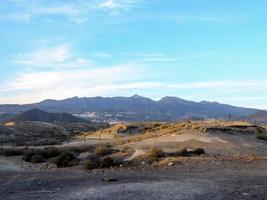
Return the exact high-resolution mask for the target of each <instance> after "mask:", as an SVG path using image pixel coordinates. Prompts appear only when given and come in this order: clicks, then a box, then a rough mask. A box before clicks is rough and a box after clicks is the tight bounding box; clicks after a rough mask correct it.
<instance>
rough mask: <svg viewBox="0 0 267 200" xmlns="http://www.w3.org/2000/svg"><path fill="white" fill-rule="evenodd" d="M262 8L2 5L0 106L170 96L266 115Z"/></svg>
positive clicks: (241, 0) (180, 0) (159, 0)
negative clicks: (261, 111) (87, 98)
mask: <svg viewBox="0 0 267 200" xmlns="http://www.w3.org/2000/svg"><path fill="white" fill-rule="evenodd" d="M266 7H267V1H266V0H255V1H251V0H223V1H214V0H201V1H200V0H167V1H166V0H54V1H50V0H2V1H1V4H0V13H1V14H0V30H1V31H0V45H1V48H0V72H1V73H0V103H30V102H37V101H41V100H43V99H47V98H51V99H64V98H67V97H72V96H80V97H82V96H131V95H133V94H139V95H143V96H147V97H150V98H153V99H160V98H161V97H162V96H177V97H181V98H185V99H189V100H194V101H201V100H208V101H219V102H222V103H229V104H234V105H239V106H247V107H256V108H264V109H267V92H266V91H267V78H266V74H267V66H266V64H267V60H266V46H267V37H266V35H267V26H266V21H267V13H266V11H265V8H266Z"/></svg>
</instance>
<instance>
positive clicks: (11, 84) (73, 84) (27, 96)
mask: <svg viewBox="0 0 267 200" xmlns="http://www.w3.org/2000/svg"><path fill="white" fill-rule="evenodd" d="M140 73H141V72H140V68H138V67H136V65H133V64H132V65H131V64H127V65H117V66H109V67H105V68H98V69H75V70H74V69H72V70H56V71H49V72H23V73H21V74H17V75H16V76H14V78H12V79H10V80H8V81H6V82H5V83H4V84H3V85H2V86H1V87H0V93H1V94H2V97H1V98H0V102H1V103H11V102H12V103H29V102H34V101H40V100H43V99H46V98H54V99H63V98H67V97H71V96H95V95H108V94H114V93H116V91H118V90H121V89H129V88H131V84H130V85H128V86H127V84H128V81H129V82H130V81H134V80H135V79H136V78H137V77H138V76H139V74H140Z"/></svg>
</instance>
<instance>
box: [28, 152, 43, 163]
mask: <svg viewBox="0 0 267 200" xmlns="http://www.w3.org/2000/svg"><path fill="white" fill-rule="evenodd" d="M44 161H45V159H44V157H43V156H42V155H40V154H35V155H33V156H31V160H30V162H32V163H42V162H44Z"/></svg>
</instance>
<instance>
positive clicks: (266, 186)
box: [0, 160, 267, 200]
mask: <svg viewBox="0 0 267 200" xmlns="http://www.w3.org/2000/svg"><path fill="white" fill-rule="evenodd" d="M0 177H1V178H0V196H1V199H5V200H17V199H20V200H28V199H31V200H35V199H38V200H46V199H52V200H57V199H64V200H65V199H66V200H75V199H83V200H87V199H88V200H89V199H90V200H106V199H116V200H129V199H138V200H145V199H163V200H174V199H177V200H179V199H181V200H226V199H227V200H248V199H253V200H264V199H267V161H266V160H265V161H251V162H248V161H241V160H237V161H223V160H220V161H216V160H214V161H210V162H207V161H205V162H204V161H203V162H190V161H189V162H187V163H183V164H182V165H178V166H176V167H173V168H168V169H155V168H146V169H144V168H140V169H135V170H126V169H116V170H105V171H104V172H103V171H102V170H99V171H93V172H91V173H87V172H83V171H77V170H76V171H74V170H68V169H63V170H50V171H40V170H39V171H37V170H32V171H24V172H22V171H12V170H11V171H6V170H5V169H3V168H2V169H1V168H0ZM104 177H112V178H116V179H117V180H118V181H117V182H111V183H107V182H102V181H101V179H102V178H104Z"/></svg>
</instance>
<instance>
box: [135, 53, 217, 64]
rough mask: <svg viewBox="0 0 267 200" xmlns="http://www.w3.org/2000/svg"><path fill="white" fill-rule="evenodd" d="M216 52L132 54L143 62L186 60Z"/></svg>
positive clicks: (211, 54)
mask: <svg viewBox="0 0 267 200" xmlns="http://www.w3.org/2000/svg"><path fill="white" fill-rule="evenodd" d="M216 54H217V53H216V52H212V51H207V52H201V53H195V54H183V55H173V56H168V55H165V54H161V53H138V54H134V56H135V57H136V58H137V59H139V60H141V61H145V62H179V61H187V60H194V59H199V58H203V57H208V56H213V55H216Z"/></svg>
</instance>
